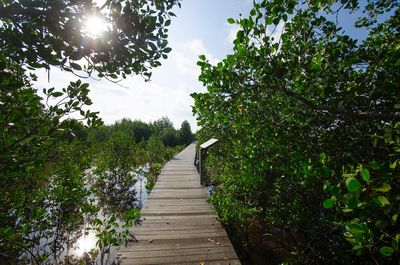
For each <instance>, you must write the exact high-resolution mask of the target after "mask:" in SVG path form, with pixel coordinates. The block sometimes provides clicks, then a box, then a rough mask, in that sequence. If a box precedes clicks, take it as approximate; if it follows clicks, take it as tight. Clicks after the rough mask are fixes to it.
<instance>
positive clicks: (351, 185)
mask: <svg viewBox="0 0 400 265" xmlns="http://www.w3.org/2000/svg"><path fill="white" fill-rule="evenodd" d="M346 187H347V190H348V191H349V192H356V191H358V190H359V189H360V188H361V184H360V182H359V181H358V180H357V179H355V178H348V179H346Z"/></svg>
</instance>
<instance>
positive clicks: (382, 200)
mask: <svg viewBox="0 0 400 265" xmlns="http://www.w3.org/2000/svg"><path fill="white" fill-rule="evenodd" d="M378 200H379V201H380V203H381V204H382V205H390V202H389V200H388V199H387V198H386V197H385V196H378Z"/></svg>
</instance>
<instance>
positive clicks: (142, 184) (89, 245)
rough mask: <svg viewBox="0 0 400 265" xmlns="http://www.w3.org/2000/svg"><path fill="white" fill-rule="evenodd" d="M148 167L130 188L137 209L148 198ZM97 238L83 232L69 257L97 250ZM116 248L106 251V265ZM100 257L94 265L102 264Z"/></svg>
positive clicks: (141, 170)
mask: <svg viewBox="0 0 400 265" xmlns="http://www.w3.org/2000/svg"><path fill="white" fill-rule="evenodd" d="M148 168H149V167H148V165H145V166H143V167H141V168H140V169H139V170H138V171H137V172H139V173H138V174H136V176H135V178H136V180H137V181H136V183H135V184H134V186H132V187H131V188H130V190H132V191H135V202H136V203H135V204H136V205H137V207H138V208H141V207H142V206H143V203H144V201H145V200H146V199H147V197H148V191H147V189H146V184H147V178H146V176H145V175H146V172H147V171H148ZM90 174H92V177H95V175H94V174H93V173H92V172H90ZM99 218H100V219H105V217H104V215H103V213H100V215H99ZM85 225H86V224H85ZM85 233H86V234H85ZM97 240H98V239H97V237H96V232H95V231H93V230H89V231H88V230H83V231H82V235H81V236H80V237H79V238H78V239H77V241H76V242H75V243H74V247H73V248H72V251H71V252H70V253H69V254H70V255H72V256H74V257H76V258H78V259H79V258H81V257H83V256H84V255H85V254H86V253H89V252H91V251H92V250H98V247H97V246H96V243H97ZM116 252H117V251H116V248H115V247H113V248H110V249H108V250H107V253H106V254H107V259H106V263H105V264H108V262H109V261H111V262H112V261H113V260H114V257H115V256H116ZM100 256H101V255H98V256H97V258H96V261H95V264H101V263H102V262H101V261H100Z"/></svg>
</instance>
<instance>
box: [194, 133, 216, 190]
mask: <svg viewBox="0 0 400 265" xmlns="http://www.w3.org/2000/svg"><path fill="white" fill-rule="evenodd" d="M218 141H219V140H218V139H215V138H211V139H210V140H208V141H207V142H205V143H203V144H201V145H200V149H199V153H198V168H197V170H198V171H199V174H200V184H201V185H203V182H204V181H203V178H204V171H205V170H204V169H205V167H204V166H205V162H206V154H207V150H208V148H210V147H211V146H213V145H214V144H216V143H217V142H218ZM195 163H196V162H195Z"/></svg>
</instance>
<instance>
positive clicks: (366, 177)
mask: <svg viewBox="0 0 400 265" xmlns="http://www.w3.org/2000/svg"><path fill="white" fill-rule="evenodd" d="M361 177H362V179H363V180H364V181H365V182H369V180H370V178H371V175H370V174H369V170H368V169H366V168H364V169H363V170H362V171H361Z"/></svg>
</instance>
